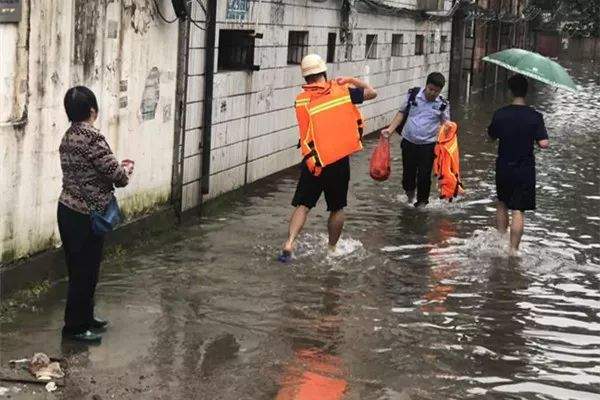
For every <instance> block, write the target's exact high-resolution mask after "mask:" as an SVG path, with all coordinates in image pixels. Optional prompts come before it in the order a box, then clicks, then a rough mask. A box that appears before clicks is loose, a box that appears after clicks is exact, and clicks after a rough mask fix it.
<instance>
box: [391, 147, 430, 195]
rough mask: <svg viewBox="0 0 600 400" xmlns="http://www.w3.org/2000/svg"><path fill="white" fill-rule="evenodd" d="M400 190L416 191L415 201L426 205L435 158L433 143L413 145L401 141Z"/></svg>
mask: <svg viewBox="0 0 600 400" xmlns="http://www.w3.org/2000/svg"><path fill="white" fill-rule="evenodd" d="M400 147H401V148H402V188H403V189H404V190H405V191H406V192H414V191H415V189H416V190H417V201H418V202H420V203H427V202H428V201H429V192H430V190H431V170H432V169H433V160H434V158H435V153H434V148H435V143H429V144H414V143H411V142H409V141H408V140H406V139H402V143H401V144H400Z"/></svg>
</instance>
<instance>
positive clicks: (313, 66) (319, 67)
mask: <svg viewBox="0 0 600 400" xmlns="http://www.w3.org/2000/svg"><path fill="white" fill-rule="evenodd" d="M300 68H301V69H302V76H309V75H314V74H319V73H321V72H326V71H327V64H325V61H323V59H322V58H321V56H320V55H318V54H307V55H305V56H304V58H303V59H302V63H301V64H300Z"/></svg>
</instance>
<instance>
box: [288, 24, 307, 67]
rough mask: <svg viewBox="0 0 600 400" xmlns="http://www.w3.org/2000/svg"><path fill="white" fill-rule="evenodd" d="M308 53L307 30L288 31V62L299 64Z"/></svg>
mask: <svg viewBox="0 0 600 400" xmlns="http://www.w3.org/2000/svg"><path fill="white" fill-rule="evenodd" d="M306 54H308V32H306V31H290V33H289V36H288V64H300V62H301V61H302V58H303V57H304V56H305V55H306Z"/></svg>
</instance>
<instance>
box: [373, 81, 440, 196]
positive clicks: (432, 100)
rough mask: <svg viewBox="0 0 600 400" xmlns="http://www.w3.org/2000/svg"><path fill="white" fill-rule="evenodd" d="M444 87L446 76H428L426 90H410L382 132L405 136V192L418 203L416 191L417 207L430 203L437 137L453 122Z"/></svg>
mask: <svg viewBox="0 0 600 400" xmlns="http://www.w3.org/2000/svg"><path fill="white" fill-rule="evenodd" d="M445 85H446V79H445V78H444V75H442V74H441V73H439V72H433V73H431V74H429V75H428V76H427V82H426V85H425V87H424V88H418V87H417V88H412V89H410V90H409V92H408V95H407V96H406V100H405V101H404V102H403V106H402V108H401V109H400V111H399V112H398V113H397V114H396V116H395V117H394V119H393V120H392V122H391V123H390V125H389V126H388V127H387V128H385V129H383V130H382V132H381V133H382V134H383V135H385V136H388V137H389V136H390V135H391V134H392V132H394V131H397V132H398V133H400V134H401V135H402V143H401V148H402V188H403V189H404V191H405V192H406V196H407V197H408V201H409V203H413V201H414V200H415V191H416V198H417V202H416V203H414V205H415V207H424V206H426V205H427V204H428V203H429V192H430V189H431V170H432V169H433V160H434V158H435V154H434V148H435V144H436V141H437V135H438V132H439V129H440V126H441V125H442V124H443V123H444V122H445V121H448V120H450V106H449V104H448V101H446V99H444V98H443V97H442V96H440V92H441V91H442V89H443V88H444V86H445Z"/></svg>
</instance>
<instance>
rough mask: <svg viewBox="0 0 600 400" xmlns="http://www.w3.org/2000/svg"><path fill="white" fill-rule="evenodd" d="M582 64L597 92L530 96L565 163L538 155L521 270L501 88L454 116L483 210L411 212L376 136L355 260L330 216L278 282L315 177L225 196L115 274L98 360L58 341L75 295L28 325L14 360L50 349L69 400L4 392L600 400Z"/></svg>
mask: <svg viewBox="0 0 600 400" xmlns="http://www.w3.org/2000/svg"><path fill="white" fill-rule="evenodd" d="M571 67H572V73H573V75H575V76H576V78H577V80H578V83H580V84H581V85H582V86H583V91H582V92H581V93H578V94H568V93H565V92H564V91H555V90H553V89H549V88H547V87H544V86H541V85H539V86H536V95H535V96H532V100H533V102H534V103H535V105H536V107H537V108H538V109H539V110H541V111H542V112H543V113H544V114H545V118H546V123H547V126H548V129H549V133H550V138H551V142H552V143H551V146H552V147H551V149H549V150H548V151H546V152H537V155H536V156H537V160H538V191H537V193H538V210H537V211H536V212H530V213H528V214H527V216H526V232H525V236H524V243H523V248H522V256H521V258H519V259H509V258H508V257H507V256H506V240H507V239H506V238H503V237H500V236H498V234H497V233H496V232H495V231H494V229H493V228H491V227H492V224H493V223H494V215H495V214H494V205H493V196H494V172H493V165H494V159H495V146H496V145H495V144H494V143H492V142H489V141H488V140H487V138H486V134H485V128H486V126H487V124H488V122H489V119H490V118H491V113H492V112H493V110H494V109H496V108H497V107H498V106H499V105H500V104H502V103H503V102H504V101H505V97H504V95H505V94H504V93H503V92H501V91H491V90H488V91H486V92H483V93H480V94H478V95H476V96H472V97H471V98H470V99H469V103H468V104H467V105H466V106H464V107H460V106H458V105H457V101H454V102H453V110H452V112H453V118H454V119H455V120H457V121H458V122H459V124H460V144H461V152H462V167H463V175H464V183H465V187H466V190H467V196H466V197H464V198H462V199H460V200H459V201H456V202H454V203H451V204H448V203H445V202H442V201H439V200H435V201H433V202H432V203H431V204H430V207H429V208H427V209H425V210H416V209H414V208H413V207H411V206H409V205H407V204H406V203H405V199H404V197H403V196H402V195H401V192H400V176H401V170H400V168H401V160H400V158H399V146H398V141H397V140H396V141H395V142H394V144H393V155H394V164H393V169H392V176H391V179H390V180H389V181H387V182H384V183H377V182H374V181H372V180H371V179H370V178H369V176H368V170H367V168H368V166H367V165H368V156H369V154H370V152H371V150H372V148H373V146H374V144H375V140H373V139H375V138H373V139H371V140H369V141H368V143H367V151H365V152H363V153H361V154H360V155H358V156H355V157H354V158H353V160H352V165H353V166H352V184H351V193H350V198H349V207H348V221H347V224H346V228H345V231H344V234H343V236H342V240H341V243H340V245H339V249H338V254H336V255H335V256H327V253H326V247H327V246H326V243H327V242H326V235H325V233H326V226H325V224H326V218H327V215H326V213H325V211H324V208H325V206H324V203H319V205H318V206H317V209H316V210H314V212H313V213H312V214H311V215H310V217H309V218H310V219H309V224H308V226H307V229H306V230H305V231H304V233H303V235H302V236H301V238H300V242H299V245H298V251H297V254H296V257H295V259H294V260H293V261H292V263H291V264H290V265H281V264H279V263H277V262H276V261H274V258H275V256H276V253H277V251H278V248H279V246H280V244H281V243H282V241H283V240H284V238H285V235H286V231H287V220H288V217H289V213H290V211H291V207H290V206H289V202H290V200H291V197H292V194H293V190H294V187H295V180H296V178H297V175H298V170H297V169H291V170H288V171H285V172H283V173H280V174H277V175H276V176H273V177H270V178H268V179H266V180H263V181H261V182H259V183H257V184H254V185H251V186H250V187H248V188H245V189H243V190H240V191H238V192H237V193H235V194H233V195H228V196H225V197H224V198H222V199H220V200H218V201H217V202H213V203H212V204H210V205H209V206H208V207H206V208H205V210H204V215H205V216H204V217H203V218H202V221H201V224H199V225H194V226H187V227H182V228H180V229H177V230H175V231H172V232H170V233H167V234H164V235H161V236H160V237H155V238H152V239H151V240H150V241H149V242H147V243H143V244H140V245H139V246H136V247H134V248H132V249H128V250H127V251H126V252H125V253H123V254H120V255H118V256H115V257H112V258H111V259H110V260H107V262H105V263H104V265H103V273H102V277H101V281H100V284H99V287H98V290H97V311H98V314H99V315H101V316H103V317H106V318H108V319H110V320H111V322H112V326H111V328H110V329H109V330H108V332H107V333H105V334H104V339H103V343H102V345H101V346H91V347H85V346H79V345H69V344H67V343H61V340H60V335H59V329H60V327H61V319H62V313H63V307H64V293H65V284H64V282H62V283H60V284H58V285H57V286H56V287H54V288H52V289H51V290H50V291H49V292H48V293H47V295H45V296H43V298H42V299H41V300H40V301H39V302H37V303H36V304H35V308H33V309H31V308H28V309H23V310H19V311H17V312H16V314H15V315H14V318H13V320H12V321H10V322H6V323H4V324H3V325H2V327H1V328H2V329H1V336H0V345H1V350H0V363H1V364H2V365H3V366H4V365H5V364H6V363H7V362H8V360H9V359H12V358H22V357H23V356H29V355H31V354H32V353H33V352H35V351H44V352H47V353H48V354H50V355H58V356H64V357H66V360H67V362H68V372H69V375H68V377H67V380H66V382H67V384H66V386H65V388H63V389H60V390H59V391H58V392H56V393H53V394H46V393H45V392H44V389H43V387H42V386H40V387H36V388H35V391H36V394H35V395H34V394H33V393H32V392H33V390H34V389H32V388H31V387H28V388H25V387H23V386H21V385H17V386H14V385H6V384H0V386H4V387H8V388H12V389H11V390H10V391H9V392H8V393H6V394H4V395H2V394H0V398H2V396H8V395H10V396H11V398H13V399H29V398H35V399H37V398H49V399H55V398H58V399H92V398H95V399H96V400H97V399H231V400H233V399H236V400H237V399H277V400H285V399H313V398H314V399H324V400H327V399H341V398H343V399H352V400H354V399H364V400H370V399H373V400H386V399H387V400H392V399H393V400H398V399H403V400H405V399H459V398H460V399H560V400H563V399H564V400H566V399H577V400H583V399H600V178H599V176H600V175H599V172H600V156H599V155H598V154H599V152H600V128H598V127H597V116H598V113H599V111H600V97H599V95H598V90H600V73H599V72H598V71H599V70H598V68H597V66H594V65H593V64H587V65H585V64H579V65H575V64H574V65H572V66H571ZM321 201H323V200H321ZM15 388H16V389H15ZM16 390H20V391H19V392H16ZM94 396H95V397H94ZM311 396H312V397H311Z"/></svg>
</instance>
